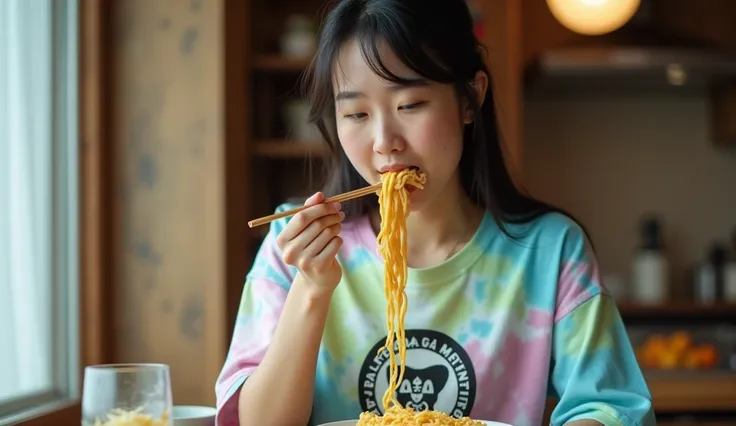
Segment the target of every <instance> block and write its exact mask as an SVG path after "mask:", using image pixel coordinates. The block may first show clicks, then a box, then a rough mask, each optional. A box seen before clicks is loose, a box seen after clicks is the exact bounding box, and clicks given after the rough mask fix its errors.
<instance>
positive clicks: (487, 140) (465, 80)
mask: <svg viewBox="0 0 736 426" xmlns="http://www.w3.org/2000/svg"><path fill="white" fill-rule="evenodd" d="M352 38H355V39H356V40H357V42H358V44H359V45H360V48H361V51H362V54H363V56H364V58H365V59H366V62H367V63H368V65H369V66H370V67H371V69H372V70H373V71H374V72H375V73H376V74H377V75H379V76H380V77H382V78H384V79H385V80H387V81H390V82H393V83H397V84H404V83H406V81H405V79H403V78H401V77H400V76H398V75H395V74H394V73H392V72H391V71H390V70H389V69H388V68H387V67H386V65H385V64H384V62H383V60H382V58H381V56H380V54H379V49H378V44H379V42H380V41H385V42H386V43H387V44H388V46H390V47H391V49H393V51H394V52H395V54H396V55H397V56H398V57H399V58H400V59H401V60H402V61H403V62H404V64H405V65H406V66H407V67H409V68H410V69H411V70H413V71H414V72H416V73H417V74H419V75H420V76H422V77H424V78H427V79H429V80H433V81H436V82H439V83H444V84H452V85H453V86H454V88H455V90H456V93H457V96H458V99H459V100H460V101H461V103H460V104H461V105H462V104H463V102H467V105H468V106H469V107H470V108H472V110H473V112H474V118H475V119H474V120H473V122H472V123H471V124H468V125H466V126H465V129H464V134H463V153H462V156H461V159H460V166H459V167H460V176H461V183H462V187H463V189H464V190H465V192H466V194H467V195H468V196H469V197H470V199H471V200H472V201H473V202H475V203H476V204H477V205H478V206H480V207H482V208H484V209H486V210H488V211H489V212H491V214H492V216H493V218H494V219H495V221H496V223H497V224H498V226H499V227H500V228H501V229H502V230H503V231H504V232H506V233H507V235H509V233H508V229H507V228H506V227H505V226H504V224H505V223H519V224H521V223H526V222H529V221H531V220H533V219H534V218H536V217H539V216H541V215H543V214H545V213H548V212H552V211H557V212H561V210H559V209H557V208H555V207H552V206H550V205H548V204H546V203H544V202H541V201H539V200H536V199H534V198H532V197H531V196H529V195H527V194H525V193H524V192H522V191H521V190H520V189H519V188H518V187H517V186H516V185H515V184H514V182H513V181H512V178H511V176H510V173H509V171H508V169H507V166H506V163H505V161H504V154H503V148H502V144H501V140H500V137H499V130H498V124H497V116H496V108H495V103H494V96H493V84H492V78H491V77H492V76H491V74H490V72H489V70H488V69H487V67H486V65H485V63H484V62H483V53H484V52H485V49H484V47H483V46H482V45H481V43H480V42H479V41H478V39H477V38H476V37H475V34H474V32H473V19H472V17H471V14H470V11H469V9H468V6H467V4H466V2H465V0H339V1H338V2H337V3H336V4H334V5H333V6H332V7H331V8H330V9H329V13H328V14H327V16H326V19H325V20H324V21H323V23H322V28H321V31H320V42H319V47H318V50H317V53H316V55H315V57H314V59H313V60H312V63H311V64H310V66H309V68H308V69H307V71H306V73H305V74H304V76H303V77H304V79H303V83H304V86H303V89H304V90H305V91H306V93H305V95H306V96H307V97H308V98H309V100H310V102H311V105H312V108H311V116H310V119H311V121H312V122H313V123H315V124H316V125H317V127H318V128H319V130H320V132H321V133H322V136H323V137H324V138H325V140H326V141H327V144H328V146H329V152H330V158H329V159H328V162H327V164H326V165H327V169H326V175H325V176H326V181H325V183H324V187H323V189H322V190H323V192H324V193H325V194H326V195H328V196H329V195H333V194H337V193H342V192H346V191H350V190H353V189H357V188H359V187H362V186H365V185H367V184H368V183H367V182H366V181H365V180H364V179H363V178H362V177H361V176H360V174H359V173H358V172H357V171H356V170H355V168H354V167H353V165H352V164H351V163H350V161H349V160H348V158H347V156H346V155H345V153H344V151H343V150H342V147H341V146H340V142H339V140H338V139H337V131H336V126H335V99H334V93H333V72H334V67H335V63H336V58H337V56H338V53H339V50H340V48H341V47H342V46H343V44H344V43H345V42H346V41H348V40H350V39H352ZM478 71H483V72H485V73H486V74H487V75H488V76H489V80H491V81H490V83H491V84H489V87H488V90H487V91H486V95H485V99H484V101H483V103H482V106H480V105H479V103H478V101H477V96H476V92H475V91H474V89H473V87H472V85H471V84H472V82H473V80H474V78H475V75H476V73H477V72H478ZM377 207H378V200H377V197H362V198H359V199H357V200H352V201H348V202H345V203H344V204H343V210H344V211H345V213H346V216H347V217H348V218H351V217H356V216H361V215H364V214H366V213H368V212H370V211H372V210H374V209H375V208H377Z"/></svg>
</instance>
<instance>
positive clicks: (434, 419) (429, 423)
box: [319, 406, 511, 426]
mask: <svg viewBox="0 0 736 426" xmlns="http://www.w3.org/2000/svg"><path fill="white" fill-rule="evenodd" d="M412 425H423V426H511V425H509V424H506V423H499V422H492V421H488V420H473V419H470V418H468V417H463V418H460V419H458V418H455V417H451V416H449V415H448V414H446V413H443V412H442V411H433V410H426V411H414V410H412V409H411V408H404V407H401V406H392V407H391V408H389V409H388V410H387V411H386V413H385V414H384V415H383V416H379V415H376V414H373V413H369V412H364V413H362V414H361V415H360V418H359V419H357V420H342V421H339V422H332V423H324V424H321V425H319V426H412Z"/></svg>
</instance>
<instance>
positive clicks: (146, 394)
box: [82, 364, 174, 426]
mask: <svg viewBox="0 0 736 426" xmlns="http://www.w3.org/2000/svg"><path fill="white" fill-rule="evenodd" d="M171 410H172V397H171V378H170V375H169V366H167V365H164V364H109V365H95V366H89V367H86V368H85V369H84V388H83V390H82V426H115V425H118V424H125V425H130V426H136V425H138V424H140V425H146V426H173V424H174V421H173V420H172V416H171Z"/></svg>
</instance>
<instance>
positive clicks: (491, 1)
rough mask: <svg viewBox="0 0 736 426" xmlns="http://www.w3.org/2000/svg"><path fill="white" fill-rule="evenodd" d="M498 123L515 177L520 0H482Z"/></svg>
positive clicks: (519, 172)
mask: <svg viewBox="0 0 736 426" xmlns="http://www.w3.org/2000/svg"><path fill="white" fill-rule="evenodd" d="M478 4H479V6H480V8H481V12H482V13H483V16H484V24H485V32H484V39H483V40H481V41H482V42H483V43H484V44H485V46H486V48H487V49H488V65H489V67H490V70H491V74H492V76H493V89H494V91H495V96H496V104H497V108H498V110H497V114H498V117H499V126H500V132H501V136H502V140H503V142H504V145H505V148H506V154H507V162H508V164H509V167H510V168H511V172H512V174H513V175H514V178H516V179H521V178H522V176H523V154H524V153H523V148H524V146H523V138H524V136H523V123H522V120H523V117H522V112H523V86H522V68H521V67H522V65H523V64H522V56H521V55H522V42H523V38H522V27H521V24H522V10H521V6H522V5H521V2H520V1H519V0H482V1H480V2H479V3H478Z"/></svg>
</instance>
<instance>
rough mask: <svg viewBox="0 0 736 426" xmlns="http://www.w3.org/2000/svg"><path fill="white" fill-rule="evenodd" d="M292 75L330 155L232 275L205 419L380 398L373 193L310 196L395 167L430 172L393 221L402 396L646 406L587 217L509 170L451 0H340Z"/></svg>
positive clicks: (569, 414)
mask: <svg viewBox="0 0 736 426" xmlns="http://www.w3.org/2000/svg"><path fill="white" fill-rule="evenodd" d="M307 82H308V83H309V84H308V87H309V91H310V93H309V94H310V97H311V100H312V103H313V109H312V113H313V118H314V120H315V122H316V123H317V124H318V125H319V127H320V129H321V131H322V133H323V136H324V137H325V139H326V141H327V143H328V144H329V147H330V149H331V151H332V155H333V157H334V158H333V160H334V163H333V165H332V167H331V169H330V170H331V174H330V176H329V179H328V182H327V184H326V186H325V188H324V190H323V191H322V192H320V193H317V194H315V195H313V196H312V197H311V198H309V199H308V200H307V201H306V204H308V205H310V206H312V207H310V208H309V209H307V210H305V211H303V212H301V213H299V214H297V215H295V216H294V217H292V218H291V220H279V221H276V222H274V223H272V224H271V227H270V231H269V233H268V236H267V237H266V239H265V241H264V242H263V245H262V247H261V249H260V251H259V253H258V254H257V256H256V259H255V263H254V265H253V269H252V270H251V271H250V273H249V274H248V276H247V278H246V282H245V287H244V291H243V295H242V302H241V306H240V312H239V314H238V320H237V324H236V328H235V333H234V336H233V340H232V346H231V348H230V352H229V356H228V359H227V361H226V362H225V365H224V367H223V370H222V373H221V376H220V378H219V380H218V381H217V386H216V391H217V400H218V419H217V423H218V425H220V426H235V425H240V426H265V425H279V426H281V425H305V424H312V425H318V424H322V423H327V422H330V421H336V420H345V419H356V418H358V416H359V414H360V413H361V412H363V411H373V412H376V413H382V410H383V408H384V407H383V406H382V404H381V397H382V395H383V393H384V391H385V390H386V388H387V382H388V378H387V371H388V359H387V357H385V356H384V355H379V354H377V351H378V349H379V348H380V347H381V346H382V345H383V344H384V342H385V339H386V319H385V318H386V312H385V310H386V304H385V296H384V282H383V266H384V265H383V260H382V259H381V257H380V256H379V255H378V253H377V245H376V235H377V232H378V230H379V227H380V216H379V215H378V209H377V207H378V205H377V197H373V196H369V197H364V198H362V199H359V200H355V201H351V202H346V203H344V204H343V205H331V204H325V203H322V201H323V199H324V197H325V196H329V195H332V194H336V193H341V192H345V191H348V190H352V189H356V188H359V187H363V186H365V185H368V184H373V183H376V182H378V181H379V179H380V175H381V173H383V172H385V171H387V170H395V169H402V168H406V167H416V168H418V169H420V170H421V171H422V172H424V173H426V174H427V183H426V185H425V188H424V189H423V190H417V191H413V192H411V198H410V204H411V214H410V215H409V217H408V221H407V229H408V265H409V267H410V270H409V277H408V284H407V289H406V292H407V295H408V303H409V305H408V313H407V315H406V321H405V328H406V330H407V331H406V342H407V353H406V374H405V377H404V380H403V382H402V383H401V385H400V387H399V389H398V391H397V399H398V400H399V402H401V403H402V404H403V405H404V406H405V407H412V408H414V409H415V410H423V409H431V410H438V411H443V412H446V413H449V414H451V415H453V416H456V417H460V416H470V417H472V418H474V419H484V420H495V421H500V422H506V423H509V424H512V425H514V426H538V425H540V423H541V422H542V417H543V413H544V409H545V400H546V398H547V397H548V396H554V397H557V398H558V399H559V403H558V405H557V407H556V408H555V410H554V412H553V413H552V424H553V425H600V424H602V425H606V426H613V425H625V426H649V425H653V424H655V420H654V414H653V411H652V403H651V396H650V393H649V391H648V389H647V385H646V383H645V381H644V379H643V377H642V373H641V371H640V369H639V367H638V365H637V361H636V359H635V357H634V354H633V351H632V347H631V345H630V342H629V340H628V337H627V334H626V330H625V329H624V326H623V324H622V321H621V319H620V317H619V313H618V311H617V309H616V306H615V305H614V302H613V300H612V299H611V297H610V296H609V295H608V293H607V292H606V290H605V288H603V287H602V285H601V283H600V276H599V274H598V266H597V264H596V260H595V257H594V254H593V251H592V250H591V246H590V244H589V241H588V240H587V237H586V235H585V233H584V231H583V229H582V228H581V227H580V226H579V225H578V224H577V223H576V222H575V221H574V220H573V219H571V218H570V217H569V216H568V215H566V214H564V213H563V212H561V211H560V210H558V209H555V208H553V207H551V206H548V205H547V204H544V203H542V202H540V201H537V200H535V199H533V198H531V197H529V196H528V195H525V194H523V193H522V192H520V190H519V189H517V188H516V187H515V186H514V184H513V183H512V180H511V178H510V177H509V172H508V171H507V169H506V166H505V165H504V161H503V156H502V147H501V141H500V140H499V134H498V130H497V117H496V112H495V110H494V99H493V90H492V84H491V75H490V73H489V71H488V70H487V69H486V67H485V66H484V63H483V60H482V50H481V47H480V45H479V43H478V41H477V40H476V38H475V37H474V35H473V23H472V19H471V15H470V13H469V11H468V8H467V6H466V4H465V2H464V1H463V0H342V1H340V2H338V3H337V4H336V5H335V7H334V8H333V9H332V10H331V12H330V14H329V15H328V16H327V18H326V21H325V23H324V26H323V28H322V33H321V39H320V45H319V49H318V52H317V54H316V58H315V60H314V62H313V63H312V65H311V67H310V69H309V73H308V79H307ZM323 194H324V195H323ZM293 207H295V206H293V205H283V206H280V207H279V209H278V210H279V211H281V210H284V209H288V208H293Z"/></svg>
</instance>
